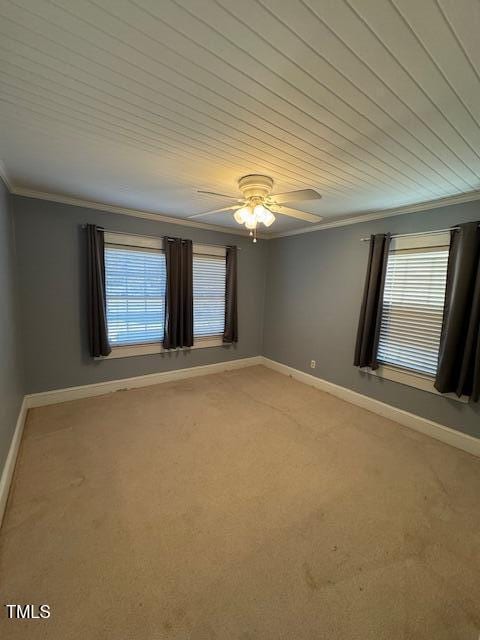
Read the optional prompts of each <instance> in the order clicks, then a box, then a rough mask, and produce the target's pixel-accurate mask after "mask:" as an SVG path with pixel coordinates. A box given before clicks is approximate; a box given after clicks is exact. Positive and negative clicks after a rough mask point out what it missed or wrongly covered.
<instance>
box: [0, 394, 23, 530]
mask: <svg viewBox="0 0 480 640" xmlns="http://www.w3.org/2000/svg"><path fill="white" fill-rule="evenodd" d="M26 417H27V402H26V400H25V398H24V399H23V401H22V405H21V407H20V412H19V414H18V419H17V424H16V426H15V431H14V432H13V437H12V441H11V443H10V449H9V451H8V455H7V459H6V460H5V466H4V467H3V471H2V477H1V478H0V526H1V525H2V520H3V516H4V514H5V508H6V506H7V500H8V493H9V491H10V486H11V484H12V479H13V472H14V471H15V464H16V462H17V456H18V450H19V448H20V442H21V440H22V434H23V427H24V425H25V418H26Z"/></svg>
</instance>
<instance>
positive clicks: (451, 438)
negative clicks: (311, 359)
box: [262, 357, 480, 457]
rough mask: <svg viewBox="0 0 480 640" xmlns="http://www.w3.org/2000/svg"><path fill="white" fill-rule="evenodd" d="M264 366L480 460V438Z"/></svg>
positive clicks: (302, 375)
mask: <svg viewBox="0 0 480 640" xmlns="http://www.w3.org/2000/svg"><path fill="white" fill-rule="evenodd" d="M262 364H264V365H265V366H266V367H269V368H270V369H273V370H274V371H278V372H279V373H283V374H284V375H287V376H290V377H292V378H295V379H296V380H299V381H300V382H303V383H305V384H308V385H310V386H312V387H316V388H317V389H320V390H321V391H326V392H327V393H330V394H332V395H334V396H337V397H338V398H341V399H342V400H346V401H347V402H350V403H352V404H355V405H357V406H358V407H362V409H367V410H368V411H372V412H373V413H378V414H379V415H381V416H383V417H384V418H388V419H389V420H393V421H395V422H398V423H400V424H401V425H403V426H405V427H409V428H410V429H414V430H415V431H419V432H420V433H424V434H425V435H427V436H430V437H432V438H435V439H436V440H440V441H441V442H444V443H446V444H449V445H451V446H452V447H456V448H457V449H462V451H467V452H468V453H471V454H472V455H474V456H478V457H480V438H474V437H472V436H469V435H467V434H466V433H462V432H461V431H456V430H455V429H451V428H450V427H445V426H444V425H441V424H438V423H437V422H433V420H427V419H426V418H421V417H420V416H417V415H415V414H414V413H409V412H408V411H404V410H403V409H397V407H393V406H392V405H390V404H385V403H384V402H380V400H375V399H374V398H369V397H368V396H364V395H363V394H361V393H357V392H356V391H352V390H351V389H347V388H346V387H341V386H340V385H338V384H334V383H333V382H328V381H327V380H322V378H316V377H315V376H312V375H310V374H309V373H305V372H303V371H300V370H299V369H294V368H293V367H289V366H287V365H285V364H281V363H280V362H276V361H275V360H270V359H269V358H265V357H264V358H263V362H262Z"/></svg>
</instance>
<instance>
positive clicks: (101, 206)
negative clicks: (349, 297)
mask: <svg viewBox="0 0 480 640" xmlns="http://www.w3.org/2000/svg"><path fill="white" fill-rule="evenodd" d="M0 177H2V178H3V180H4V181H5V184H6V185H7V187H8V189H9V191H10V192H11V193H13V194H14V195H17V196H24V197H26V198H37V199H39V200H49V201H51V202H58V203H60V204H70V205H73V206H76V207H84V208H87V209H97V210H99V211H107V212H109V213H119V214H121V215H126V216H131V217H133V218H143V219H144V220H153V221H155V222H166V223H168V224H178V225H182V226H185V227H193V228H196V229H206V230H208V231H217V232H219V233H226V234H230V235H238V236H242V237H244V238H248V237H249V236H248V233H247V232H245V231H244V230H243V229H235V228H230V227H221V226H219V225H214V224H208V223H205V222H194V221H193V220H185V219H183V218H174V217H172V216H167V215H164V214H162V213H152V212H151V211H141V210H139V209H130V208H128V207H119V206H116V205H111V204H105V203H102V202H93V201H90V200H83V199H82V198H73V197H70V196H64V195H60V194H56V193H49V192H47V191H35V190H33V189H26V188H23V187H15V186H13V184H12V183H11V182H10V181H8V179H7V177H6V175H5V171H4V170H3V165H2V163H1V162H0ZM475 200H480V190H475V191H468V192H466V193H461V194H457V195H454V196H447V197H445V198H437V199H436V200H428V201H425V202H419V203H417V204H412V205H405V206H403V207H397V208H394V209H377V210H375V211H369V212H366V213H360V214H358V215H355V216H350V217H348V218H341V219H340V220H332V221H331V222H321V223H320V224H315V225H311V226H309V227H301V228H300V229H293V230H291V231H280V232H278V233H262V234H258V235H257V237H258V238H259V239H261V240H274V239H275V238H285V237H288V236H297V235H302V234H304V233H312V232H313V231H322V230H324V229H333V228H335V227H345V226H348V225H351V224H359V223H361V222H370V221H372V220H381V219H382V218H392V217H394V216H401V215H404V214H407V213H416V212H418V211H428V210H429V209H436V208H440V207H446V206H449V205H454V204H464V203H466V202H473V201H475Z"/></svg>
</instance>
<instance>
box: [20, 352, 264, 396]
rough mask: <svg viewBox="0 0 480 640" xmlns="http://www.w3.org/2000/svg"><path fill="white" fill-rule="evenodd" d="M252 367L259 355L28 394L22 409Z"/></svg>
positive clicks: (259, 362)
mask: <svg viewBox="0 0 480 640" xmlns="http://www.w3.org/2000/svg"><path fill="white" fill-rule="evenodd" d="M256 364H263V356H253V357H251V358H239V359H238V360H228V361H227V362H216V363H214V364H207V365H202V366H198V367H186V368H185V369H174V370H173V371H164V372H162V373H150V374H147V375H144V376H135V377H134V378H123V379H121V380H109V381H108V382H98V383H96V384H85V385H82V386H79V387H68V388H67V389H54V390H53V391H44V392H42V393H32V394H30V395H27V396H25V400H26V406H27V407H28V408H32V407H43V406H45V405H48V404H57V403H59V402H69V401H70V400H79V399H80V398H90V397H92V396H102V395H104V394H106V393H111V392H112V391H120V390H124V389H136V388H139V387H148V386H150V385H154V384H161V383H163V382H172V381H173V380H182V379H184V378H195V377H197V376H204V375H208V374H210V373H220V372H221V371H229V370H231V369H242V368H243V367H251V366H253V365H256Z"/></svg>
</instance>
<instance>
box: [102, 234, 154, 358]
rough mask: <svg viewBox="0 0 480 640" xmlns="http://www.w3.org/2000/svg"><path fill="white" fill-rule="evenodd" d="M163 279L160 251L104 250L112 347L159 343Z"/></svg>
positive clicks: (121, 248) (133, 248)
mask: <svg viewBox="0 0 480 640" xmlns="http://www.w3.org/2000/svg"><path fill="white" fill-rule="evenodd" d="M165 277H166V272H165V255H164V253H163V251H159V250H158V249H157V250H155V249H147V248H142V249H140V248H136V247H121V246H112V245H107V246H106V247H105V290H106V297H107V326H108V339H109V341H110V344H111V346H112V347H116V346H120V345H127V344H129V345H131V344H146V343H149V342H150V343H151V342H162V340H163V329H164V326H163V325H164V318H165Z"/></svg>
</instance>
